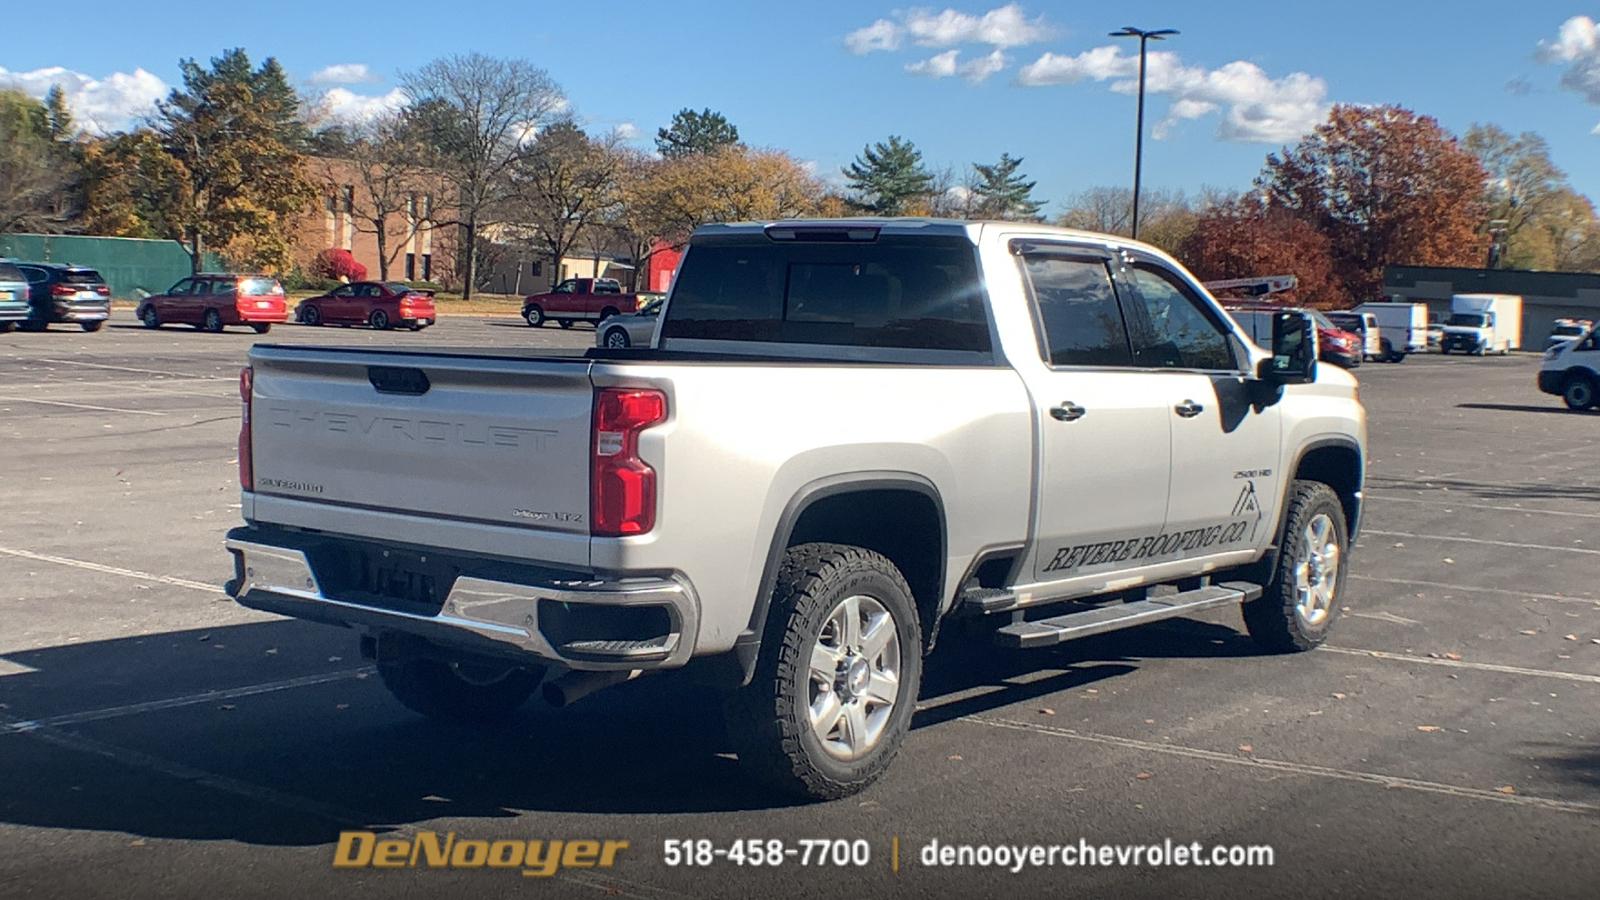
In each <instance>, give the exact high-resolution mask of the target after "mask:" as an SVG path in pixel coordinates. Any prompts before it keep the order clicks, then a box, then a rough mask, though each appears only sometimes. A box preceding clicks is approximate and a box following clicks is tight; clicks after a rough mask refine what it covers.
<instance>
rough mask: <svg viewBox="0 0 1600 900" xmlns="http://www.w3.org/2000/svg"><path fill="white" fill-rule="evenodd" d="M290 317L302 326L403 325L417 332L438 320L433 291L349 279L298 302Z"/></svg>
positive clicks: (386, 282)
mask: <svg viewBox="0 0 1600 900" xmlns="http://www.w3.org/2000/svg"><path fill="white" fill-rule="evenodd" d="M294 319H295V321H296V322H300V323H302V324H305V325H363V324H364V325H370V326H372V327H373V328H393V327H394V326H396V325H404V326H405V327H407V328H410V329H411V330H412V331H420V330H422V329H423V328H426V327H427V326H429V325H432V324H433V323H435V322H437V321H439V317H438V314H437V313H436V312H434V309H433V291H419V290H417V289H415V288H413V287H411V286H409V285H407V284H406V283H405V282H402V281H353V282H351V283H350V284H341V285H339V286H338V287H336V288H334V289H333V290H331V291H329V292H328V293H326V294H323V295H322V296H320V297H310V298H307V299H305V300H301V301H300V305H299V306H296V307H295V309H294Z"/></svg>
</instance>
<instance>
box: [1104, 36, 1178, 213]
mask: <svg viewBox="0 0 1600 900" xmlns="http://www.w3.org/2000/svg"><path fill="white" fill-rule="evenodd" d="M1177 33H1178V32H1176V31H1174V30H1172V29H1171V28H1158V29H1156V30H1154V31H1146V30H1144V29H1142V28H1134V27H1133V26H1132V25H1125V26H1123V28H1122V30H1121V31H1113V32H1111V36H1112V37H1136V38H1138V39H1139V118H1138V124H1137V126H1136V129H1137V130H1136V131H1135V132H1134V135H1133V226H1132V230H1133V237H1135V238H1137V237H1138V236H1139V164H1140V162H1141V161H1142V159H1143V156H1144V48H1145V44H1146V43H1148V42H1150V41H1159V40H1161V39H1162V38H1163V37H1166V36H1167V35H1169V34H1177Z"/></svg>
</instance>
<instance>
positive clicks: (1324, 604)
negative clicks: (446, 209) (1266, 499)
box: [1294, 513, 1339, 628]
mask: <svg viewBox="0 0 1600 900" xmlns="http://www.w3.org/2000/svg"><path fill="white" fill-rule="evenodd" d="M1301 540H1303V541H1304V542H1305V545H1304V547H1303V548H1302V550H1301V553H1302V556H1301V559H1300V562H1299V564H1298V565H1296V566H1295V567H1294V587H1295V603H1294V612H1295V615H1297V616H1299V617H1300V621H1301V622H1303V623H1305V624H1306V625H1307V626H1310V627H1312V628H1315V627H1317V626H1319V625H1321V624H1322V622H1323V620H1324V619H1326V618H1328V616H1329V615H1330V614H1332V612H1333V597H1334V592H1335V591H1336V590H1337V589H1338V587H1339V584H1338V580H1339V536H1338V534H1337V533H1336V531H1335V526H1334V524H1333V520H1332V519H1330V518H1329V517H1328V516H1327V514H1326V513H1319V514H1318V515H1317V516H1316V517H1315V518H1313V519H1312V520H1311V521H1310V522H1308V523H1306V528H1305V531H1304V532H1303V533H1302V534H1301Z"/></svg>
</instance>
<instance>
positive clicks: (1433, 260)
mask: <svg viewBox="0 0 1600 900" xmlns="http://www.w3.org/2000/svg"><path fill="white" fill-rule="evenodd" d="M1483 181H1484V170H1483V166H1482V165H1481V164H1480V163H1479V162H1478V159H1477V157H1476V156H1474V155H1473V154H1472V153H1470V152H1468V151H1467V150H1465V149H1463V148H1462V147H1461V146H1460V145H1459V144H1458V143H1457V141H1456V139H1455V137H1454V136H1453V135H1451V134H1450V132H1448V131H1446V130H1445V129H1444V128H1442V127H1441V126H1440V125H1439V123H1438V121H1437V120H1435V119H1433V118H1432V117H1430V116H1420V115H1417V114H1416V113H1414V112H1412V111H1411V110H1408V109H1403V108H1401V107H1398V106H1373V107H1361V106H1351V105H1346V104H1340V105H1337V106H1334V107H1333V109H1332V110H1331V111H1329V113H1328V121H1326V122H1324V123H1323V124H1321V125H1319V126H1317V128H1316V130H1315V131H1313V132H1312V133H1311V135H1310V136H1308V137H1307V138H1305V139H1304V140H1302V141H1301V142H1300V143H1299V144H1298V145H1297V146H1295V147H1294V148H1293V149H1287V148H1286V149H1285V150H1284V151H1283V152H1282V153H1281V154H1278V153H1275V154H1271V155H1269V156H1268V157H1267V164H1266V168H1265V170H1264V171H1263V172H1262V173H1261V176H1260V177H1259V179H1258V180H1257V186H1258V187H1259V188H1260V189H1261V190H1262V191H1263V192H1264V193H1265V195H1266V198H1267V204H1268V205H1269V206H1273V207H1277V208H1281V209H1285V210H1289V211H1291V212H1293V213H1294V214H1295V216H1296V217H1297V218H1299V219H1301V220H1302V221H1304V222H1306V223H1307V224H1309V225H1311V226H1312V227H1313V228H1315V229H1316V230H1317V231H1319V232H1321V233H1322V234H1323V235H1324V236H1326V237H1327V239H1328V248H1329V252H1330V254H1331V256H1332V261H1333V274H1334V278H1335V279H1336V281H1337V282H1338V284H1339V286H1340V287H1341V289H1342V290H1344V291H1345V292H1346V294H1347V295H1348V299H1349V301H1350V302H1360V301H1364V300H1370V299H1372V298H1373V297H1375V296H1377V295H1378V294H1380V293H1382V290H1383V267H1384V266H1385V265H1388V264H1391V263H1406V264H1411V265H1435V266H1475V265H1479V264H1481V263H1482V261H1483V257H1484V251H1485V250H1486V249H1487V242H1486V239H1485V238H1484V237H1483V236H1482V235H1480V234H1478V233H1477V230H1478V226H1479V225H1480V224H1481V223H1482V221H1483V212H1484V209H1483V202H1482V195H1483ZM1297 274H1298V273H1297Z"/></svg>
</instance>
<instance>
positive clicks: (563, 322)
mask: <svg viewBox="0 0 1600 900" xmlns="http://www.w3.org/2000/svg"><path fill="white" fill-rule="evenodd" d="M556 324H557V325H560V326H561V327H562V328H571V327H572V320H571V319H557V320H556Z"/></svg>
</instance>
